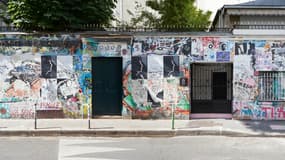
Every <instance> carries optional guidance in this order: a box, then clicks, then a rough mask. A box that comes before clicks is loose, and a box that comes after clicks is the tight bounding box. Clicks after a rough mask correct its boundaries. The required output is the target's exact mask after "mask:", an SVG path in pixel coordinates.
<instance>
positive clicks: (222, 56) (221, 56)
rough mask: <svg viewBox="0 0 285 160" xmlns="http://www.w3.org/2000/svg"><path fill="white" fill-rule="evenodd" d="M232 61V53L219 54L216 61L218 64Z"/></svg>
mask: <svg viewBox="0 0 285 160" xmlns="http://www.w3.org/2000/svg"><path fill="white" fill-rule="evenodd" d="M230 59H231V57H230V52H217V55H216V61H217V62H229V61H230Z"/></svg>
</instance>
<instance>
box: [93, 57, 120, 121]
mask: <svg viewBox="0 0 285 160" xmlns="http://www.w3.org/2000/svg"><path fill="white" fill-rule="evenodd" d="M93 59H94V60H95V59H98V60H100V59H109V60H119V61H120V64H121V68H120V73H121V74H120V75H121V90H120V93H121V94H120V102H121V103H120V104H119V107H120V108H121V111H120V113H119V114H116V115H108V114H106V115H95V111H94V109H93V108H94V107H95V106H94V107H93V98H92V100H91V108H92V112H91V113H90V114H91V117H93V118H96V117H105V116H108V117H109V116H111V117H118V116H122V109H123V103H122V101H123V93H124V92H123V57H91V74H92V95H91V96H92V97H93V94H95V93H93V70H92V67H93Z"/></svg>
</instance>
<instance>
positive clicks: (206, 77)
mask: <svg viewBox="0 0 285 160" xmlns="http://www.w3.org/2000/svg"><path fill="white" fill-rule="evenodd" d="M232 70H233V67H232V63H193V64H191V75H192V76H191V112H192V113H231V111H232V108H231V102H232V77H233V74H232V73H233V72H232Z"/></svg>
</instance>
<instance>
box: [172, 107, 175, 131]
mask: <svg viewBox="0 0 285 160" xmlns="http://www.w3.org/2000/svg"><path fill="white" fill-rule="evenodd" d="M171 112H172V115H171V122H172V123H171V129H174V119H175V115H174V114H175V113H174V112H175V111H174V105H172V107H171Z"/></svg>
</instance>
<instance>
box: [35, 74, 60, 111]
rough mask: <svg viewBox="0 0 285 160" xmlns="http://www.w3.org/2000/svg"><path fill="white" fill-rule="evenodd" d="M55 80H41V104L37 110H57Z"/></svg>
mask: <svg viewBox="0 0 285 160" xmlns="http://www.w3.org/2000/svg"><path fill="white" fill-rule="evenodd" d="M58 107H59V106H58V99H57V79H43V80H42V89H41V102H40V106H39V107H38V109H42V110H50V109H58Z"/></svg>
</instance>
